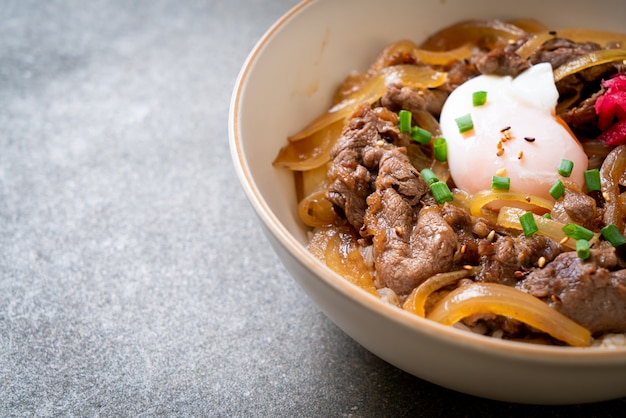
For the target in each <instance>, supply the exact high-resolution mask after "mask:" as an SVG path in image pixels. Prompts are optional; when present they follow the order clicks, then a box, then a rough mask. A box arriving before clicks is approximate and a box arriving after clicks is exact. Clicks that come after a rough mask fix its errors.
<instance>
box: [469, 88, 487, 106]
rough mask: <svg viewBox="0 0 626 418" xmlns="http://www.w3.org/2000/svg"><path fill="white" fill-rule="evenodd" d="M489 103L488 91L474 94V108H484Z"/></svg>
mask: <svg viewBox="0 0 626 418" xmlns="http://www.w3.org/2000/svg"><path fill="white" fill-rule="evenodd" d="M486 101H487V92H486V91H475V92H474V93H472V104H473V105H474V106H482V105H484V104H485V102H486Z"/></svg>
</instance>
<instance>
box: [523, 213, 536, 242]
mask: <svg viewBox="0 0 626 418" xmlns="http://www.w3.org/2000/svg"><path fill="white" fill-rule="evenodd" d="M519 222H520V224H521V225H522V230H523V231H524V235H526V236H527V237H529V236H531V235H533V234H535V233H537V231H539V228H538V227H537V223H536V222H535V218H534V216H533V213H532V212H526V213H525V214H523V215H520V217H519Z"/></svg>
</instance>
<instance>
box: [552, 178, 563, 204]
mask: <svg viewBox="0 0 626 418" xmlns="http://www.w3.org/2000/svg"><path fill="white" fill-rule="evenodd" d="M563 193H565V186H564V185H563V182H562V181H561V180H557V181H556V182H555V183H554V184H553V185H552V187H550V196H552V197H553V198H554V200H559V198H560V197H561V196H563Z"/></svg>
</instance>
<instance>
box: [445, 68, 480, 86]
mask: <svg viewBox="0 0 626 418" xmlns="http://www.w3.org/2000/svg"><path fill="white" fill-rule="evenodd" d="M479 75H480V71H478V69H477V68H476V65H475V64H474V63H472V62H470V61H469V60H458V61H455V62H454V63H453V64H452V66H451V67H450V69H449V70H448V79H447V81H446V84H445V88H446V90H447V91H448V92H452V90H454V89H456V88H457V87H458V86H460V85H461V84H463V83H465V82H466V81H467V80H470V79H472V78H474V77H476V76H479Z"/></svg>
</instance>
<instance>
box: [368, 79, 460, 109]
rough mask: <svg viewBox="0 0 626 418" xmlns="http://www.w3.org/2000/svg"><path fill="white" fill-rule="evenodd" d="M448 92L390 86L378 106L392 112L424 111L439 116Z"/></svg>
mask: <svg viewBox="0 0 626 418" xmlns="http://www.w3.org/2000/svg"><path fill="white" fill-rule="evenodd" d="M448 94H449V93H448V92H446V91H444V90H439V89H413V88H410V87H402V86H399V85H396V84H394V85H390V86H388V87H387V91H386V92H385V94H383V96H382V97H381V99H380V104H381V105H382V106H384V107H386V108H388V109H390V110H393V111H394V112H398V111H400V110H402V109H404V110H409V111H411V112H418V111H420V110H425V111H427V112H428V113H431V114H432V115H434V116H439V114H440V113H441V109H442V108H443V104H444V103H445V101H446V99H447V98H448Z"/></svg>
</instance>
